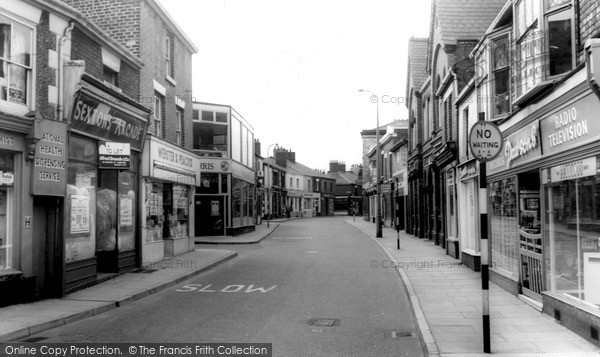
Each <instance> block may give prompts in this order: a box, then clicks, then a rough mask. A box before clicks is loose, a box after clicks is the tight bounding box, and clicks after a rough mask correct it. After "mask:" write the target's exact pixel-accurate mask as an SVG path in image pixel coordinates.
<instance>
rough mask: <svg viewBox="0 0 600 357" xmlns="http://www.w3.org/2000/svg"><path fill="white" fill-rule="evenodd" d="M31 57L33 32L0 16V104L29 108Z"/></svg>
mask: <svg viewBox="0 0 600 357" xmlns="http://www.w3.org/2000/svg"><path fill="white" fill-rule="evenodd" d="M32 53H33V30H32V29H31V28H29V27H26V26H24V25H22V24H20V23H18V22H15V21H13V20H11V19H9V18H8V17H5V16H2V15H0V101H2V102H7V103H10V104H9V105H10V106H15V108H19V109H22V108H25V109H26V108H28V107H30V106H31V80H32V70H33V66H32V63H31V62H32ZM3 104H4V103H3Z"/></svg>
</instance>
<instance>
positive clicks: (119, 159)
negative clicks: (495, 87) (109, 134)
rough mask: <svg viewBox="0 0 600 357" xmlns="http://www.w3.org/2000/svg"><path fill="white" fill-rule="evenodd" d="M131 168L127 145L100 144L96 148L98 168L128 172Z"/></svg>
mask: <svg viewBox="0 0 600 357" xmlns="http://www.w3.org/2000/svg"><path fill="white" fill-rule="evenodd" d="M130 167H131V147H130V146H129V143H113V142H106V143H100V145H99V146H98V168H100V169H120V170H128V169H129V168H130Z"/></svg>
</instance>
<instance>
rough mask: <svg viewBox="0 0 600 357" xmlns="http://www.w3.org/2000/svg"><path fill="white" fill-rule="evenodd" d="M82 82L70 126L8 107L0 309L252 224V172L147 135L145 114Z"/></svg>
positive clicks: (0, 144) (0, 162) (0, 158)
mask: <svg viewBox="0 0 600 357" xmlns="http://www.w3.org/2000/svg"><path fill="white" fill-rule="evenodd" d="M79 84H80V89H79V90H78V91H77V92H75V93H74V94H73V95H74V97H73V98H74V101H73V103H74V104H73V108H72V111H71V115H70V118H69V120H68V121H67V122H63V121H55V120H47V119H43V118H40V117H38V118H32V119H31V121H27V122H25V121H24V120H23V119H20V121H19V120H18V119H17V117H15V118H13V117H12V116H10V115H5V114H3V118H2V120H1V121H2V122H3V123H9V124H10V125H12V127H9V125H8V124H6V125H4V126H5V127H3V128H1V129H0V171H1V173H0V178H1V182H0V272H1V273H2V274H1V277H0V287H1V288H2V290H3V291H13V292H15V294H14V295H11V299H9V300H7V299H4V300H2V303H3V304H7V303H14V302H19V301H23V300H26V299H29V298H31V297H34V296H46V297H56V296H62V295H64V294H65V293H69V292H71V291H74V290H77V289H80V288H82V287H85V286H88V285H89V284H93V283H94V282H95V281H96V280H97V279H98V278H99V276H100V275H102V276H104V273H108V274H116V273H121V272H124V271H131V270H133V269H136V268H140V267H142V268H143V267H146V268H152V265H153V263H156V262H158V261H160V260H162V259H163V258H164V257H168V256H175V255H179V254H182V253H184V252H188V251H190V250H193V249H194V244H195V242H194V237H195V236H199V235H223V236H224V235H232V234H236V233H238V232H242V231H245V230H253V229H254V224H255V223H254V222H255V205H254V201H255V192H254V185H255V174H254V170H253V169H252V168H250V167H248V166H246V165H242V164H241V163H239V162H237V161H234V160H232V159H225V158H215V157H203V156H198V155H197V154H195V153H194V152H193V151H189V150H186V149H182V148H181V147H178V146H176V145H174V144H171V143H169V142H166V141H164V140H162V139H159V138H157V137H156V136H154V135H151V134H146V129H147V121H148V115H149V113H150V110H149V109H147V108H145V107H144V106H142V105H140V104H138V103H136V102H133V101H132V100H131V99H129V98H128V97H126V96H123V95H121V94H120V93H118V92H116V91H113V90H112V89H111V88H109V87H107V86H105V85H103V84H102V83H100V82H98V81H97V80H95V79H93V78H92V77H89V76H87V75H83V76H82V79H81V81H80V83H79ZM108 118H110V120H108ZM115 123H116V124H118V125H116V124H115ZM21 127H22V128H21ZM27 252H33V254H31V253H27ZM27 276H29V277H31V278H27ZM4 288H7V289H12V290H4Z"/></svg>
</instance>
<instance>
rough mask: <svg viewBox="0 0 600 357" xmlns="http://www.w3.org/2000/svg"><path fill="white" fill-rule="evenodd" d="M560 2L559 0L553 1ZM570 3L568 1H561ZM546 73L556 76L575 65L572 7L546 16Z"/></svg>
mask: <svg viewBox="0 0 600 357" xmlns="http://www.w3.org/2000/svg"><path fill="white" fill-rule="evenodd" d="M553 2H560V1H553ZM562 3H570V1H562ZM546 19H547V29H548V31H547V32H548V75H549V76H557V75H560V74H563V73H566V72H569V71H570V70H572V69H573V68H574V67H575V55H574V54H575V47H574V44H575V32H574V30H573V7H572V6H567V7H563V8H562V10H560V11H555V12H552V13H551V14H549V15H548V16H547V18H546Z"/></svg>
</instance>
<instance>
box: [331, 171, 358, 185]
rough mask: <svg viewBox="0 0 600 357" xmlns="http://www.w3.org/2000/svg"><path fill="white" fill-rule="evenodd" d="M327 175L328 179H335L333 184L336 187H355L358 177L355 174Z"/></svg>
mask: <svg viewBox="0 0 600 357" xmlns="http://www.w3.org/2000/svg"><path fill="white" fill-rule="evenodd" d="M327 175H329V177H330V178H332V179H335V183H336V185H349V184H351V185H355V184H357V183H356V182H357V180H358V175H357V174H355V173H354V172H348V171H346V172H330V173H328V174H327Z"/></svg>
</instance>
